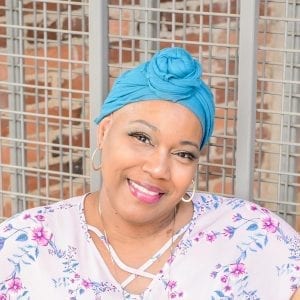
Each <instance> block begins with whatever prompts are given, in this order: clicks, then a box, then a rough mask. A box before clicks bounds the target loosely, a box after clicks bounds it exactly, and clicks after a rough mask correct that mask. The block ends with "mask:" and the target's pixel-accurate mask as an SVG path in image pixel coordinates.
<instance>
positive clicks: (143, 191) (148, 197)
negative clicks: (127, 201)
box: [128, 179, 164, 204]
mask: <svg viewBox="0 0 300 300" xmlns="http://www.w3.org/2000/svg"><path fill="white" fill-rule="evenodd" d="M128 185H129V189H130V192H131V194H132V195H133V196H134V197H136V198H137V199H139V200H140V201H142V202H145V203H149V204H153V203H156V202H158V201H159V200H160V198H161V197H162V195H163V194H164V193H163V192H162V191H161V190H160V189H158V188H156V187H152V186H151V187H150V186H147V187H145V186H144V185H141V184H138V183H137V182H134V181H132V180H129V179H128Z"/></svg>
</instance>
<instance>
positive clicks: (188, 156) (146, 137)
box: [128, 131, 198, 161]
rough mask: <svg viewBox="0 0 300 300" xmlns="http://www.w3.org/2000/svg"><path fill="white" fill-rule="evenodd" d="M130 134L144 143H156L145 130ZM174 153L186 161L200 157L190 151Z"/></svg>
mask: <svg viewBox="0 0 300 300" xmlns="http://www.w3.org/2000/svg"><path fill="white" fill-rule="evenodd" d="M128 135H129V136H130V137H133V138H134V139H136V140H137V141H139V142H141V143H143V144H148V145H151V146H153V145H154V144H153V141H152V139H151V137H150V136H149V135H148V134H146V133H144V132H138V131H134V132H129V133H128ZM172 154H173V155H176V156H178V157H179V158H180V159H184V160H186V161H195V160H196V159H198V157H197V156H196V155H195V154H194V153H192V152H189V151H175V152H173V153H172Z"/></svg>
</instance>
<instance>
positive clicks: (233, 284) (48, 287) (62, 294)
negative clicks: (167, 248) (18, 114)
mask: <svg viewBox="0 0 300 300" xmlns="http://www.w3.org/2000/svg"><path fill="white" fill-rule="evenodd" d="M84 199H85V196H84V195H83V196H80V197H74V198H71V199H68V200H64V201H60V202H57V203H55V204H52V205H49V206H44V207H39V208H33V209H30V210H26V211H24V212H22V213H20V214H18V215H16V216H14V217H12V218H10V219H9V220H6V221H5V222H3V223H1V224H0V300H4V299H34V300H40V299H63V300H65V299H74V300H75V299H103V300H109V299H112V300H113V299H116V300H117V299H131V300H133V299H144V300H145V299H146V300H151V299H155V300H159V299H162V300H163V299H182V300H199V299H201V300H202V299H203V300H206V299H209V300H217V299H222V300H232V299H238V300H244V299H248V300H256V299H266V300H270V299H272V300H275V299H278V300H285V299H290V297H291V296H292V294H293V292H294V291H295V290H296V289H297V287H299V286H300V240H299V235H298V234H297V233H296V232H295V231H294V230H293V229H292V228H291V227H290V226H289V225H288V224H287V223H286V222H285V221H283V220H282V219H280V218H279V217H278V216H276V215H274V214H273V213H271V212H270V211H268V210H267V209H265V208H262V207H260V206H258V205H256V204H253V203H251V202H247V201H244V200H241V199H237V198H224V197H220V196H215V195H211V194H202V193H199V194H196V195H195V197H194V200H193V202H194V214H193V218H192V220H191V221H190V223H189V224H188V226H187V228H186V231H185V233H184V235H183V238H182V240H181V241H180V243H179V244H178V245H177V247H176V248H175V249H174V251H173V255H172V257H170V259H169V260H168V261H167V263H166V264H165V265H164V267H163V268H162V270H161V271H160V272H159V273H158V274H157V275H156V276H155V278H154V279H153V280H152V282H151V283H150V285H149V287H148V288H147V289H146V290H145V292H144V293H143V294H142V295H132V294H129V293H127V292H125V294H124V291H122V288H121V287H120V285H119V283H118V282H116V280H115V279H114V278H113V276H112V274H111V273H110V272H109V269H108V268H107V266H106V265H105V263H104V261H103V259H102V257H101V256H100V254H99V252H98V250H97V249H96V246H95V245H94V243H93V241H92V239H91V237H90V235H89V231H88V226H87V224H86V221H85V216H84V211H83V207H84ZM137 251H138V249H137Z"/></svg>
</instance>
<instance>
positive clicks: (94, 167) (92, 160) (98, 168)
mask: <svg viewBox="0 0 300 300" xmlns="http://www.w3.org/2000/svg"><path fill="white" fill-rule="evenodd" d="M98 150H99V153H101V151H100V148H98V147H97V148H96V149H95V150H94V152H93V154H92V157H91V162H92V168H93V170H94V171H99V170H100V169H101V167H102V163H101V155H100V164H99V166H97V167H96V166H95V163H94V158H95V155H96V153H97V151H98Z"/></svg>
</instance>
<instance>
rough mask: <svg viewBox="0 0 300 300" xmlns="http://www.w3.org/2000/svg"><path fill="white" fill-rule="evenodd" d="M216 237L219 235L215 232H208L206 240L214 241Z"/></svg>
mask: <svg viewBox="0 0 300 300" xmlns="http://www.w3.org/2000/svg"><path fill="white" fill-rule="evenodd" d="M216 238H217V236H216V234H215V233H214V232H212V233H208V234H206V240H207V241H208V242H211V243H212V242H213V241H214V240H215V239H216Z"/></svg>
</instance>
